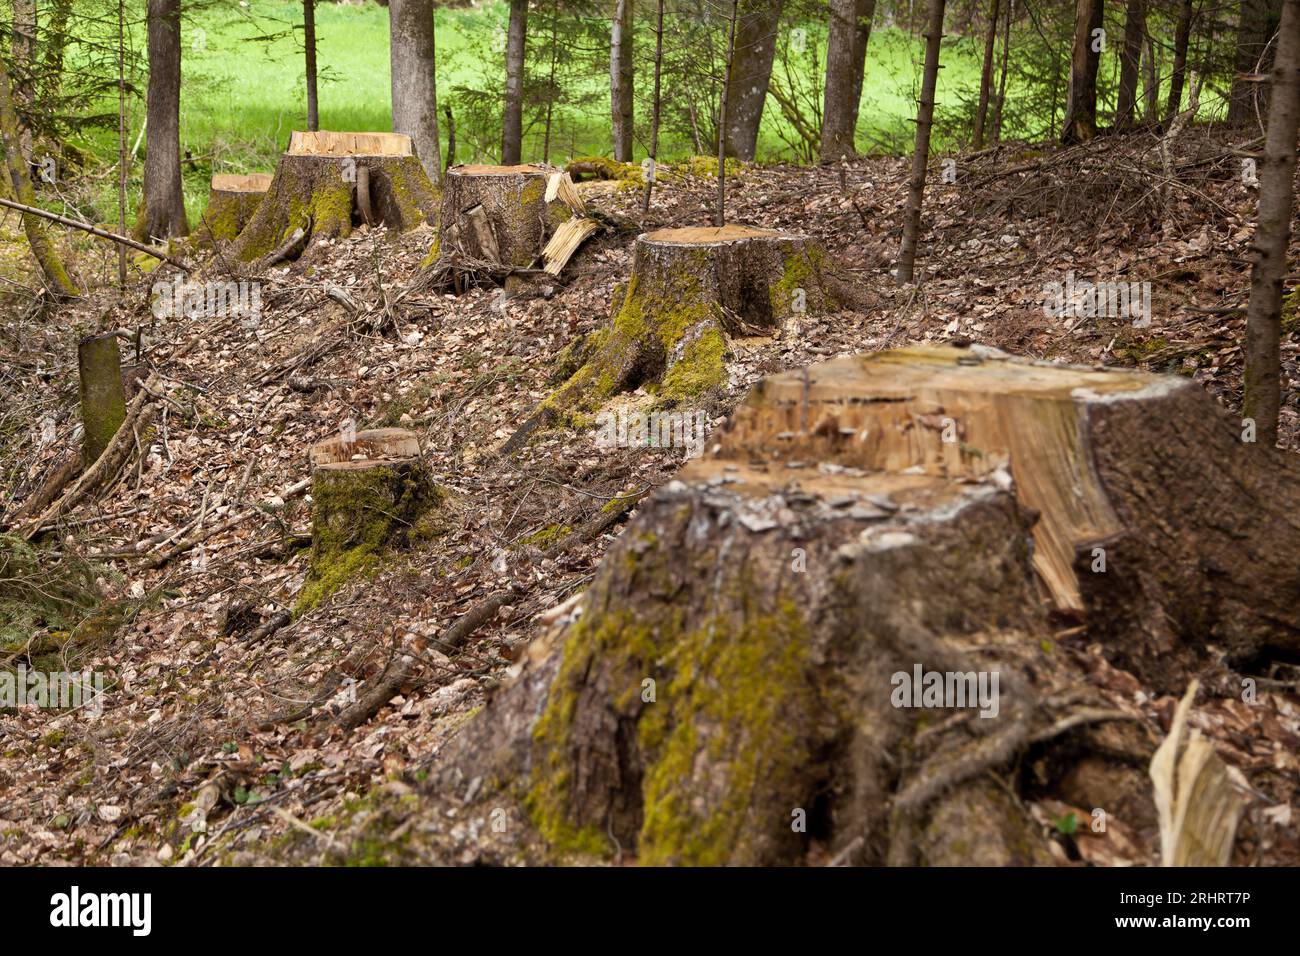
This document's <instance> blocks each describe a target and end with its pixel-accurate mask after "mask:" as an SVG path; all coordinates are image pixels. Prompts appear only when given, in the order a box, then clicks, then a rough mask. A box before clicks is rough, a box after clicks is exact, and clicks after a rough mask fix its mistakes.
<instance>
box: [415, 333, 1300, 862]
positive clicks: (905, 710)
mask: <svg viewBox="0 0 1300 956" xmlns="http://www.w3.org/2000/svg"><path fill="white" fill-rule="evenodd" d="M1237 434H1238V432H1237V429H1236V426H1235V424H1234V423H1233V422H1232V421H1231V420H1230V419H1229V418H1228V416H1227V414H1226V413H1225V412H1224V411H1223V410H1222V409H1221V408H1219V407H1218V406H1217V405H1216V404H1215V403H1214V402H1213V401H1212V400H1211V399H1210V398H1209V397H1208V396H1207V395H1206V394H1205V393H1204V392H1203V391H1202V390H1201V389H1200V388H1198V387H1197V386H1195V385H1194V384H1192V383H1190V382H1187V381H1185V380H1183V379H1178V378H1173V377H1158V376H1150V375H1143V374H1138V373H1133V372H1124V371H1111V372H1100V371H1095V370H1092V369H1081V368H1070V367H1061V366H1050V365H1039V364H1033V363H1028V362H1020V361H1012V360H1010V359H1008V358H1007V357H1005V356H1003V355H1001V354H1000V353H994V352H993V351H991V350H962V349H912V350H903V351H900V352H890V353H882V354H877V355H870V356H859V357H854V358H848V359H840V360H836V361H833V362H828V363H826V364H823V365H819V366H814V367H812V368H810V369H806V370H802V371H799V372H791V373H786V374H783V375H778V376H775V377H773V378H771V379H769V380H767V381H766V382H765V383H764V384H763V385H761V386H759V387H758V388H756V389H755V390H754V392H753V393H752V395H751V396H750V398H749V399H748V400H747V402H746V403H745V404H744V405H743V406H742V407H741V408H740V409H739V410H738V411H737V412H736V414H735V415H734V416H733V418H732V420H731V423H730V425H729V427H727V428H726V429H725V430H724V431H723V432H722V433H720V434H718V435H716V436H715V439H716V443H717V444H716V449H715V450H714V451H713V452H711V453H710V454H709V455H708V456H707V457H705V458H703V459H699V460H696V461H694V462H691V463H690V464H688V465H687V466H686V467H685V468H684V469H683V470H682V472H680V473H679V475H678V479H677V480H675V481H672V482H670V483H669V484H668V485H667V486H665V487H664V488H662V489H661V490H660V491H659V492H658V493H657V494H656V495H655V496H653V497H652V498H651V499H650V500H649V501H648V502H647V503H645V505H644V506H643V507H642V509H641V511H640V513H639V514H638V515H637V517H636V518H635V519H634V521H633V522H632V524H631V525H629V527H628V528H627V529H626V530H625V531H624V533H623V534H622V536H621V537H620V538H619V540H618V541H617V542H616V543H615V545H614V546H613V547H612V548H611V550H610V552H609V554H608V555H607V556H606V558H605V560H604V561H603V562H602V564H601V566H600V568H599V570H598V571H597V574H596V577H595V579H594V580H593V582H592V584H591V585H590V587H589V588H588V590H587V591H586V592H585V593H584V595H583V597H582V598H581V599H580V601H579V602H578V604H577V606H576V607H575V608H573V609H572V610H571V611H570V612H569V613H568V614H567V615H566V616H565V617H563V618H561V619H560V620H559V621H558V622H556V623H555V625H554V626H553V627H552V628H551V629H550V630H548V631H547V632H546V633H544V634H543V635H542V636H541V637H539V638H538V640H537V641H535V642H534V644H533V645H532V646H531V647H530V648H529V651H528V653H527V655H526V657H525V658H524V660H523V661H522V662H521V664H520V666H519V673H518V674H517V676H516V677H515V678H513V679H512V680H511V681H510V682H509V683H507V684H506V685H505V686H504V687H503V688H502V690H501V691H500V692H499V693H498V695H497V696H496V697H495V698H494V699H493V700H492V701H491V702H490V704H489V706H488V708H487V709H486V711H485V712H484V713H482V714H481V715H479V716H478V717H476V718H475V719H474V720H472V721H471V722H470V723H469V724H468V725H467V726H466V728H464V729H463V730H462V731H461V733H460V734H459V735H458V737H457V738H455V739H454V740H453V741H452V742H451V743H450V744H449V745H448V746H447V747H445V748H444V749H443V751H442V752H441V753H440V755H439V759H438V761H437V762H436V763H435V765H434V772H433V774H432V775H431V778H430V783H429V789H430V792H431V793H437V794H453V795H457V796H458V797H461V798H463V801H464V803H465V804H466V805H465V806H462V807H460V808H459V809H458V811H457V814H456V818H457V821H458V823H457V827H458V828H459V829H458V830H456V831H455V832H452V831H448V834H447V838H448V840H449V842H450V843H452V844H453V849H455V848H457V847H459V848H461V850H462V852H469V851H468V850H467V849H465V848H464V847H463V846H462V844H464V840H463V839H462V840H461V843H460V844H458V843H457V842H456V841H457V836H456V833H457V832H460V833H473V834H479V835H480V836H479V841H480V848H479V849H476V850H474V851H473V852H475V853H476V854H478V855H480V856H482V857H483V858H485V859H488V860H500V861H513V860H519V859H525V860H535V861H536V860H542V861H545V860H554V859H556V858H562V857H564V856H566V855H571V854H576V855H578V856H592V855H594V856H601V855H606V856H610V855H613V854H614V853H616V852H621V853H622V854H624V855H626V854H632V855H634V856H635V857H636V858H637V859H638V860H639V861H641V862H645V863H697V864H708V863H714V864H716V863H743V864H783V863H796V862H815V861H819V860H820V861H825V860H826V859H828V858H837V859H841V860H844V861H847V862H858V863H893V864H906V863H924V864H953V863H981V864H1013V863H1031V862H1032V863H1039V862H1045V861H1049V860H1050V859H1051V857H1050V856H1049V855H1048V852H1047V847H1048V843H1049V840H1050V837H1049V836H1048V835H1047V834H1046V833H1045V832H1044V830H1043V829H1042V828H1040V827H1039V826H1038V825H1037V824H1035V823H1034V822H1032V821H1031V819H1030V818H1029V817H1028V816H1027V814H1026V811H1025V808H1024V804H1023V803H1022V802H1021V801H1020V800H1019V799H1017V796H1016V794H1015V793H1014V788H1015V787H1016V786H1017V781H1018V780H1019V778H1018V777H1017V776H1016V775H1015V774H1006V775H1005V779H1006V780H1007V781H1009V784H1010V786H1011V788H1012V791H1011V792H1009V791H1008V790H1006V789H1004V788H1003V787H1002V786H1000V785H999V784H997V783H995V782H994V781H993V780H992V779H991V778H990V776H989V774H988V771H990V770H999V769H1005V768H1009V767H1011V766H1012V765H1014V763H1015V761H1016V760H1017V758H1018V757H1019V756H1021V755H1023V754H1024V753H1025V752H1026V751H1027V750H1028V749H1029V748H1030V747H1031V746H1032V747H1037V748H1039V749H1038V751H1037V754H1038V756H1039V757H1041V758H1042V762H1043V764H1044V765H1052V764H1053V761H1054V760H1058V761H1060V762H1066V761H1064V760H1062V759H1061V758H1058V757H1052V755H1051V753H1050V748H1051V747H1053V746H1055V743H1054V742H1055V741H1056V740H1057V735H1058V734H1060V733H1061V729H1060V728H1061V727H1063V726H1065V725H1064V724H1063V723H1062V721H1064V720H1066V719H1067V718H1070V717H1080V714H1079V711H1080V709H1088V708H1093V709H1095V708H1097V707H1098V706H1099V705H1100V701H1098V700H1095V699H1094V700H1089V699H1088V697H1087V694H1086V692H1085V688H1086V682H1084V681H1081V680H1080V675H1079V673H1078V671H1077V670H1075V669H1074V668H1075V667H1077V665H1076V664H1074V663H1072V662H1073V660H1074V658H1073V657H1072V656H1071V655H1068V654H1066V653H1065V652H1064V651H1063V650H1061V649H1059V648H1056V647H1055V646H1054V643H1055V640H1054V638H1055V635H1054V627H1053V625H1052V624H1051V623H1050V613H1051V604H1050V602H1049V601H1044V600H1043V598H1044V597H1045V596H1046V597H1054V598H1055V600H1056V601H1057V603H1058V604H1059V603H1061V602H1066V603H1068V601H1070V600H1072V599H1073V595H1078V596H1079V597H1078V603H1079V604H1080V605H1081V606H1082V608H1083V613H1084V614H1085V623H1086V625H1087V627H1088V635H1087V641H1089V642H1096V643H1100V644H1101V645H1102V646H1103V647H1104V648H1105V651H1106V652H1107V653H1110V654H1112V655H1113V656H1114V657H1116V658H1117V659H1119V660H1120V661H1122V662H1124V663H1127V664H1129V665H1131V666H1133V667H1134V668H1135V669H1137V670H1138V671H1139V673H1142V674H1143V675H1144V676H1147V677H1150V678H1156V679H1159V678H1162V677H1163V678H1166V679H1169V680H1170V682H1171V683H1174V682H1176V683H1177V684H1178V689H1179V690H1180V691H1181V689H1182V686H1183V685H1184V684H1185V682H1186V680H1187V676H1188V671H1187V670H1186V669H1184V670H1182V671H1181V672H1179V673H1175V670H1176V669H1177V668H1179V667H1180V666H1181V665H1187V664H1191V663H1195V662H1196V661H1195V658H1196V657H1197V656H1198V655H1201V654H1205V653H1209V652H1210V646H1211V644H1212V643H1213V644H1217V645H1218V646H1220V647H1235V648H1236V649H1237V650H1238V651H1239V652H1241V653H1254V652H1255V651H1258V650H1266V649H1267V648H1268V647H1269V646H1277V647H1285V648H1287V649H1289V651H1290V652H1291V653H1294V652H1295V651H1296V650H1297V649H1300V641H1298V640H1297V639H1298V637H1300V611H1298V610H1297V609H1296V608H1295V607H1294V606H1292V607H1286V606H1285V603H1286V598H1285V597H1284V596H1286V595H1293V594H1295V593H1297V588H1300V560H1297V558H1300V553H1298V551H1300V549H1298V548H1297V545H1298V544H1300V533H1298V532H1297V529H1296V527H1295V523H1294V521H1293V520H1292V519H1291V518H1290V515H1291V514H1293V513H1294V511H1295V507H1296V504H1297V502H1296V500H1295V499H1296V497H1297V491H1296V489H1297V488H1298V487H1300V485H1297V484H1296V483H1295V477H1296V475H1297V469H1296V465H1295V463H1294V460H1293V459H1292V458H1291V457H1290V456H1286V455H1284V454H1283V453H1280V452H1275V451H1274V450H1272V449H1268V450H1263V449H1253V448H1252V449H1243V448H1241V446H1240V445H1239V444H1238V443H1237V441H1236V437H1237ZM950 438H951V439H952V440H949V439H950ZM876 468H887V469H890V470H875V471H872V470H868V469H876ZM1097 534H1100V535H1102V537H1101V538H1094V535H1097ZM1094 540H1101V541H1103V542H1105V544H1104V545H1103V546H1104V547H1106V549H1107V550H1106V556H1107V561H1106V566H1105V570H1104V571H1100V570H1097V571H1095V572H1094V571H1093V567H1092V565H1091V563H1090V562H1091V561H1092V550H1091V547H1090V545H1091V544H1092V542H1093V541H1094ZM1265 548H1267V549H1269V551H1270V552H1272V553H1265ZM1044 549H1046V550H1048V551H1052V550H1053V549H1056V550H1058V551H1059V552H1060V554H1058V555H1056V556H1049V557H1048V558H1046V559H1044V558H1042V557H1040V552H1041V551H1043V550H1044ZM1076 551H1077V552H1081V553H1084V554H1086V555H1087V556H1088V562H1089V563H1087V564H1085V563H1084V562H1083V561H1080V562H1078V563H1073V564H1071V563H1070V561H1069V560H1068V558H1069V557H1072V555H1073V554H1074V553H1075V552H1076ZM1061 555H1065V556H1066V558H1067V560H1066V564H1065V565H1064V567H1062V566H1061V564H1060V561H1061ZM1070 575H1073V576H1074V577H1075V579H1076V583H1075V585H1074V586H1073V587H1071V586H1068V582H1067V580H1066V578H1067V577H1069V576H1070ZM1054 576H1055V577H1054ZM1103 582H1104V583H1103ZM1292 603H1294V602H1292ZM1252 605H1253V607H1252ZM1219 609H1227V610H1228V611H1229V613H1228V614H1224V613H1223V612H1222V610H1219ZM1156 618H1160V619H1161V620H1163V621H1164V625H1163V626H1164V628H1165V630H1164V633H1163V636H1160V635H1155V636H1153V635H1152V634H1150V633H1142V631H1141V627H1140V626H1134V624H1133V623H1131V622H1133V621H1137V622H1141V624H1142V625H1149V624H1150V623H1151V622H1152V621H1153V620H1155V619H1156ZM1161 640H1164V641H1166V643H1165V644H1164V645H1161V644H1160V643H1159V642H1160V641H1161ZM1139 644H1144V645H1145V646H1142V647H1139V646H1137V645H1139ZM1162 653H1163V657H1161V656H1158V655H1161V654H1162ZM936 675H937V679H938V684H937V685H936V684H935V683H934V680H935V677H936ZM936 687H937V691H936ZM1080 719H1081V720H1082V721H1083V722H1084V723H1086V721H1087V720H1088V719H1089V718H1087V717H1080ZM1123 726H1124V725H1115V728H1116V730H1117V731H1122V729H1123ZM1081 739H1083V738H1080V737H1077V736H1075V737H1071V738H1070V740H1069V743H1068V746H1067V745H1066V744H1065V743H1064V742H1062V743H1061V746H1066V747H1067V751H1068V753H1069V754H1070V757H1071V759H1077V757H1078V748H1079V746H1080V745H1081ZM1087 739H1091V738H1087ZM1044 748H1049V750H1044ZM1069 748H1074V749H1072V750H1070V749H1069ZM1064 752H1066V751H1063V753H1064ZM1097 759H1103V758H1102V757H1098V758H1097ZM1112 770H1113V772H1114V773H1115V774H1118V775H1127V777H1128V778H1131V779H1128V780H1127V784H1126V786H1127V785H1128V784H1131V786H1132V787H1133V788H1134V789H1135V790H1136V792H1145V789H1146V787H1147V783H1146V780H1145V773H1144V771H1143V770H1141V769H1138V768H1134V767H1132V766H1120V765H1118V764H1116V765H1113V766H1112ZM502 809H504V810H505V811H506V814H507V816H508V817H511V818H515V817H514V816H512V815H517V818H518V819H520V820H521V821H525V822H526V824H527V825H526V826H519V827H514V828H513V829H509V830H508V832H506V833H504V834H502V835H501V836H499V837H490V838H487V839H486V840H485V839H484V838H483V836H482V834H487V833H489V832H495V831H492V828H491V827H490V826H489V821H490V819H495V816H494V815H499V812H500V811H501V810H502ZM1112 809H1113V808H1112V807H1110V806H1109V805H1108V813H1111V812H1112ZM1112 819H1114V817H1113V816H1112ZM483 843H488V844H489V845H487V846H483V845H482V844H483Z"/></svg>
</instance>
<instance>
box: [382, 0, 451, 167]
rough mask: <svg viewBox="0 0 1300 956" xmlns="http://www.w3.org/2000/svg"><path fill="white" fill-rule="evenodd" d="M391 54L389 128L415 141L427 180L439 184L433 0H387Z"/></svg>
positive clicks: (417, 153)
mask: <svg viewBox="0 0 1300 956" xmlns="http://www.w3.org/2000/svg"><path fill="white" fill-rule="evenodd" d="M388 29H389V37H390V42H389V56H390V59H391V63H392V107H393V132H395V133H405V134H406V135H407V136H409V137H411V142H412V143H414V144H415V155H417V156H418V157H420V162H421V163H422V164H423V165H424V171H425V172H426V173H428V175H429V179H430V181H431V182H433V183H435V184H437V183H440V182H442V149H441V146H440V145H439V142H438V85H437V80H436V78H435V76H434V66H435V59H436V47H435V39H434V26H433V0H390V2H389V4H388Z"/></svg>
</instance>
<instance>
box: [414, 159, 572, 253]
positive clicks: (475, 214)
mask: <svg viewBox="0 0 1300 956" xmlns="http://www.w3.org/2000/svg"><path fill="white" fill-rule="evenodd" d="M549 177H550V171H548V170H547V169H546V168H545V167H543V166H455V167H452V168H451V169H449V170H447V178H446V180H444V182H443V191H442V213H441V215H440V217H439V227H438V248H437V251H436V253H434V254H433V255H432V256H431V258H432V259H434V260H436V259H437V258H438V257H440V256H451V255H459V256H464V257H468V258H469V259H472V260H476V261H480V262H486V263H492V264H495V265H501V266H505V267H508V268H518V269H527V268H529V267H530V266H532V265H533V264H534V263H535V262H536V261H537V257H538V256H540V255H541V254H542V248H543V246H545V245H546V239H547V237H548V236H549V235H550V231H551V227H552V224H553V222H552V214H551V210H550V208H549V207H548V205H547V203H546V185H547V180H548V179H549Z"/></svg>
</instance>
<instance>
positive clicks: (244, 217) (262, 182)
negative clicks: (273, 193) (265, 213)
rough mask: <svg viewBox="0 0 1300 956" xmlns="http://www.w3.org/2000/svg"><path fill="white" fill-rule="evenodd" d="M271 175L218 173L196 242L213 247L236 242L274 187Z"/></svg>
mask: <svg viewBox="0 0 1300 956" xmlns="http://www.w3.org/2000/svg"><path fill="white" fill-rule="evenodd" d="M272 179H273V177H272V176H271V174H270V173H246V174H242V173H218V174H217V175H215V176H213V177H212V183H211V186H210V187H209V189H208V207H207V209H205V210H204V211H203V219H202V222H201V224H200V225H199V228H198V229H196V230H195V231H194V238H195V241H196V242H198V243H200V244H201V245H212V244H213V243H216V242H226V241H229V240H232V239H234V238H235V237H236V236H238V235H239V233H240V232H241V231H242V230H243V228H244V227H245V226H246V225H248V223H249V222H250V221H251V220H252V218H253V215H254V213H256V212H257V207H258V205H259V204H260V203H261V202H262V197H263V196H265V195H266V191H267V190H268V189H270V187H271V180H272Z"/></svg>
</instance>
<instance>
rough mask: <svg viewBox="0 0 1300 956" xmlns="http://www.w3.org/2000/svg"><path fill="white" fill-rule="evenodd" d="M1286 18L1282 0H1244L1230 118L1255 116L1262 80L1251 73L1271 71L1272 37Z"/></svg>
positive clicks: (1240, 120) (1233, 120) (1237, 120)
mask: <svg viewBox="0 0 1300 956" xmlns="http://www.w3.org/2000/svg"><path fill="white" fill-rule="evenodd" d="M1281 18H1282V0H1242V2H1241V13H1240V18H1239V20H1238V21H1237V49H1236V53H1235V56H1234V63H1233V66H1234V73H1233V78H1232V89H1231V91H1230V93H1229V95H1228V122H1229V123H1237V124H1242V123H1250V122H1254V120H1255V102H1256V96H1255V91H1256V90H1258V89H1260V84H1258V83H1256V82H1253V81H1252V80H1250V79H1249V77H1250V76H1251V75H1253V74H1256V73H1268V72H1269V70H1270V69H1272V63H1271V61H1270V60H1269V58H1268V53H1269V45H1268V44H1269V40H1270V39H1272V37H1273V33H1274V31H1275V30H1276V29H1277V26H1278V23H1279V21H1280V20H1281Z"/></svg>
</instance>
